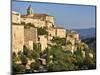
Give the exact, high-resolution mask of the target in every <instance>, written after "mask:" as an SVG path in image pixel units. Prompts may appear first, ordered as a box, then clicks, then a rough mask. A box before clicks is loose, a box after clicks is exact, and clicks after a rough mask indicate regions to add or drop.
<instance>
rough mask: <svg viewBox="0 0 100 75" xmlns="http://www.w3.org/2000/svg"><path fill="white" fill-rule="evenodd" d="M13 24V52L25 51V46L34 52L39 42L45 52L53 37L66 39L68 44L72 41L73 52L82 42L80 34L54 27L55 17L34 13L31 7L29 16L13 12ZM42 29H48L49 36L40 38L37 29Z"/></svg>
mask: <svg viewBox="0 0 100 75" xmlns="http://www.w3.org/2000/svg"><path fill="white" fill-rule="evenodd" d="M12 24H13V25H12V32H13V33H12V36H13V45H12V47H13V51H16V52H18V51H20V50H23V46H24V45H26V47H27V48H29V49H31V50H33V43H38V42H39V43H40V44H41V52H43V51H44V50H45V49H46V48H47V46H48V43H51V40H52V39H53V37H59V38H66V42H68V41H70V42H71V44H72V46H71V49H70V50H72V51H73V50H74V49H75V47H74V45H75V43H76V42H80V39H79V34H77V33H75V32H70V33H68V34H67V32H66V29H64V28H61V27H58V26H56V25H54V17H53V16H50V15H47V14H36V13H33V9H32V7H31V6H29V7H28V8H27V14H25V15H21V14H20V13H18V12H15V11H13V12H12ZM15 24H16V25H15ZM22 24H23V25H22ZM30 25H31V26H30ZM40 27H42V28H46V31H47V32H48V35H47V36H46V35H41V36H40V35H39V36H38V34H37V28H40ZM38 38H39V39H38Z"/></svg>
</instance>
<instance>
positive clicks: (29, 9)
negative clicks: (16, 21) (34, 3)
mask: <svg viewBox="0 0 100 75" xmlns="http://www.w3.org/2000/svg"><path fill="white" fill-rule="evenodd" d="M32 14H33V9H32V7H31V5H29V6H28V8H27V15H32Z"/></svg>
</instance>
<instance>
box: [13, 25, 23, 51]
mask: <svg viewBox="0 0 100 75" xmlns="http://www.w3.org/2000/svg"><path fill="white" fill-rule="evenodd" d="M23 45H24V26H23V25H17V24H16V25H12V51H13V52H15V53H18V52H19V51H23Z"/></svg>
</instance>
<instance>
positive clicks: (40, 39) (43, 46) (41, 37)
mask: <svg viewBox="0 0 100 75" xmlns="http://www.w3.org/2000/svg"><path fill="white" fill-rule="evenodd" d="M38 42H39V43H40V44H41V52H42V53H43V52H44V50H45V49H46V48H47V45H48V39H47V37H46V36H45V35H39V36H38Z"/></svg>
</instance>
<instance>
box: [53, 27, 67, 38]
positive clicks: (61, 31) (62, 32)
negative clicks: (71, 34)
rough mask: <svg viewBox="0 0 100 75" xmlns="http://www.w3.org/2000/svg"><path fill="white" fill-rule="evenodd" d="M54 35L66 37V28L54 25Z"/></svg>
mask: <svg viewBox="0 0 100 75" xmlns="http://www.w3.org/2000/svg"><path fill="white" fill-rule="evenodd" d="M55 29H56V36H57V37H59V38H65V37H66V30H65V29H64V28H61V27H56V28H55Z"/></svg>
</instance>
